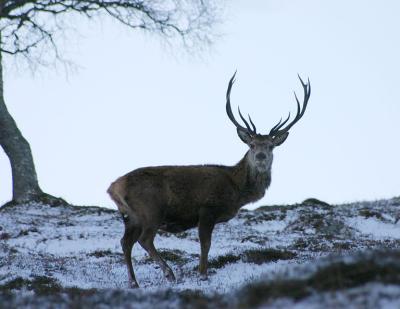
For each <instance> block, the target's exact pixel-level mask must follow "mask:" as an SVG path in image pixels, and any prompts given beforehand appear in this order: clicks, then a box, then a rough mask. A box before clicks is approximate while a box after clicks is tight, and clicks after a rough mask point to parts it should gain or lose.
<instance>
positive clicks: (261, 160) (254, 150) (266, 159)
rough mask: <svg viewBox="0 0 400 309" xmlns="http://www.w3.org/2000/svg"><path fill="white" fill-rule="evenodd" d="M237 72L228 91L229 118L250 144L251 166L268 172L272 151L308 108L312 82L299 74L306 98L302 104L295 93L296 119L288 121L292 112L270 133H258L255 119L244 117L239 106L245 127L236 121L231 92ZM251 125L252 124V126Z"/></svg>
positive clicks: (227, 109) (245, 141)
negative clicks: (304, 80) (303, 78)
mask: <svg viewBox="0 0 400 309" xmlns="http://www.w3.org/2000/svg"><path fill="white" fill-rule="evenodd" d="M235 76H236V72H235V74H233V76H232V78H231V79H230V81H229V85H228V90H227V92H226V113H227V114H228V117H229V119H230V120H231V121H232V123H233V124H234V125H235V126H236V130H237V134H238V135H239V138H240V139H241V140H242V141H243V142H244V143H245V144H247V145H248V146H249V148H250V149H249V151H248V154H247V160H248V163H249V164H250V166H252V167H253V168H255V169H256V170H257V171H258V172H267V171H269V170H270V168H271V165H272V159H273V154H272V151H273V149H274V148H275V147H276V146H280V145H282V144H283V142H284V141H285V140H286V138H287V137H288V135H289V130H290V128H291V127H292V126H293V125H294V124H295V123H296V122H298V121H299V120H300V119H301V117H303V115H304V112H305V111H306V108H307V103H308V100H309V98H310V95H311V84H310V80H308V81H307V84H305V83H304V82H303V80H302V79H301V77H300V76H299V79H300V82H301V84H302V86H303V90H304V99H303V104H302V106H300V102H299V100H298V98H297V95H296V93H294V96H295V99H296V102H297V113H296V116H295V117H294V119H293V120H292V121H291V122H289V123H288V121H289V119H290V113H289V115H288V117H287V118H286V119H285V120H284V121H283V122H282V118H281V119H280V120H279V122H278V123H277V124H276V125H275V126H273V127H272V129H271V130H270V132H269V134H259V133H257V129H256V126H255V125H254V123H253V121H252V120H251V117H250V115H249V116H248V117H249V121H250V124H249V123H248V122H247V120H246V119H245V118H244V117H243V115H242V113H241V112H240V109H239V107H238V112H239V116H240V118H241V119H242V121H243V123H244V125H245V126H246V127H243V126H242V125H241V124H240V123H239V122H237V121H236V119H235V117H234V115H233V113H232V108H231V102H230V94H231V89H232V85H233V83H234V82H235ZM250 125H251V126H250Z"/></svg>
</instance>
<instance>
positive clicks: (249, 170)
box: [233, 152, 271, 207]
mask: <svg viewBox="0 0 400 309" xmlns="http://www.w3.org/2000/svg"><path fill="white" fill-rule="evenodd" d="M247 156H248V152H247V153H246V155H245V156H244V157H243V159H242V160H240V161H239V163H238V164H236V165H235V166H234V168H233V178H234V181H235V183H236V184H237V186H238V188H239V191H240V195H241V196H240V207H242V206H244V205H245V204H248V203H251V202H255V201H258V200H259V199H260V198H262V197H263V196H264V194H265V190H266V189H267V188H268V187H269V185H270V183H271V167H269V169H268V170H266V171H263V172H260V171H258V170H257V169H256V168H255V167H253V166H251V165H250V164H249V160H248V157H247Z"/></svg>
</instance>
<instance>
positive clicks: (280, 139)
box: [274, 132, 289, 146]
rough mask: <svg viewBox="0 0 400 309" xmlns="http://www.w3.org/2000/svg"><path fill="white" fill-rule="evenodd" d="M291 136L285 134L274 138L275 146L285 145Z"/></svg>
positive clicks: (287, 133)
mask: <svg viewBox="0 0 400 309" xmlns="http://www.w3.org/2000/svg"><path fill="white" fill-rule="evenodd" d="M288 136H289V132H285V133H283V134H281V135H278V136H276V137H274V145H275V146H280V145H282V144H283V142H284V141H286V139H287V137H288Z"/></svg>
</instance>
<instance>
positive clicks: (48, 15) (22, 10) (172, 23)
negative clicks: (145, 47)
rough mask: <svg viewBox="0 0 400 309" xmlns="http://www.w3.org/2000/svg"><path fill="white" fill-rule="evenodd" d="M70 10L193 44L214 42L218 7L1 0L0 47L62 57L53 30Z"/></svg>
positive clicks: (164, 1)
mask: <svg viewBox="0 0 400 309" xmlns="http://www.w3.org/2000/svg"><path fill="white" fill-rule="evenodd" d="M71 13H72V14H75V15H79V16H83V17H85V18H88V19H93V18H96V17H100V16H104V15H106V16H109V17H110V18H112V19H114V20H117V21H118V22H120V23H122V24H123V25H125V26H128V27H130V28H133V29H141V30H145V31H148V32H151V33H154V34H158V35H160V36H162V37H164V38H167V39H171V40H173V39H177V38H178V39H179V40H181V42H182V43H183V44H184V45H185V46H186V47H193V46H196V45H198V44H200V43H203V44H208V43H210V42H212V33H213V32H212V31H211V30H212V27H213V26H214V25H215V23H216V22H217V15H218V13H219V12H218V6H217V5H216V4H215V3H214V0H122V1H111V0H83V1H77V0H36V1H35V0H5V1H1V0H0V31H1V34H2V41H1V44H0V51H1V52H4V53H6V54H9V55H23V56H24V57H26V58H28V59H32V58H33V59H34V60H36V61H39V57H38V55H34V54H35V53H37V52H38V51H39V50H40V48H44V49H46V50H47V51H48V52H49V51H50V50H51V51H52V53H53V57H55V58H56V59H60V57H61V55H60V52H59V50H58V49H57V45H58V44H57V41H56V35H58V34H60V33H62V32H63V31H65V29H66V27H67V23H66V22H65V16H66V15H67V14H68V15H70V14H71ZM60 25H62V26H60ZM39 54H40V52H39ZM47 57H49V55H47Z"/></svg>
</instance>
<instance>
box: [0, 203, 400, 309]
mask: <svg viewBox="0 0 400 309" xmlns="http://www.w3.org/2000/svg"><path fill="white" fill-rule="evenodd" d="M399 218H400V199H399V198H394V199H391V200H380V201H374V202H361V203H354V204H344V205H332V206H331V205H327V204H325V203H320V202H319V201H317V200H313V199H310V200H307V201H305V202H303V203H302V204H298V205H288V206H271V207H262V208H259V209H257V210H254V211H249V210H242V211H241V212H240V213H239V214H238V216H237V217H236V218H234V219H232V220H231V221H229V222H228V223H223V224H219V225H217V227H216V228H215V230H214V232H213V240H212V247H211V251H210V256H209V262H210V269H209V274H210V275H209V279H208V280H207V281H201V280H199V277H198V273H197V265H198V257H199V252H200V248H199V241H198V237H197V231H196V230H195V229H192V230H189V231H186V232H183V233H179V234H169V233H161V234H159V235H157V237H156V240H155V245H156V248H158V249H159V251H160V252H161V253H162V255H163V256H164V258H165V259H166V260H167V262H168V263H169V265H170V266H171V267H172V268H173V270H174V272H175V274H176V276H177V282H176V283H174V284H171V283H169V282H167V281H166V280H165V279H164V277H163V274H162V272H161V270H160V269H158V267H157V266H156V265H155V264H154V263H153V262H152V261H151V260H150V259H149V258H148V256H147V254H146V253H145V251H144V250H143V249H142V248H141V247H140V246H139V245H138V244H137V245H135V247H134V249H133V256H134V268H135V272H136V276H137V279H138V282H139V284H140V285H141V288H140V289H138V290H131V289H128V283H127V272H126V267H125V264H124V261H123V257H122V252H121V247H120V244H119V240H120V238H121V236H122V234H123V223H122V220H121V218H120V216H119V214H118V213H117V212H116V211H113V210H109V209H104V208H99V207H77V206H58V207H50V206H48V205H40V204H32V205H16V206H12V207H5V208H2V209H0V307H1V303H2V302H3V303H4V304H9V305H13V306H17V305H21V306H23V305H26V304H28V303H29V304H31V306H33V307H35V306H36V305H35V303H34V302H32V301H33V299H35V302H37V301H39V300H40V299H43V302H41V303H39V304H37V307H41V308H42V307H43V306H44V307H46V305H44V304H47V305H49V304H51V303H58V305H59V306H61V307H62V305H65V306H67V307H68V304H69V305H71V303H70V302H71V301H76V299H79V301H80V302H82V303H84V302H85V301H86V302H87V306H92V305H93V303H91V301H94V300H93V299H96V302H97V304H98V303H99V302H100V303H103V304H107V303H108V304H109V306H112V307H118V306H120V307H124V308H126V307H129V306H131V307H135V306H136V305H139V304H141V305H142V307H151V306H154V304H155V302H159V303H160V302H165V304H164V305H163V307H171V308H173V307H182V306H183V307H185V306H184V305H182V304H183V303H182V302H189V303H186V305H187V304H190V305H192V306H194V307H196V306H197V305H199V304H208V303H210V304H211V303H213V304H214V305H215V304H216V302H217V303H218V306H220V307H223V306H227V307H232V306H239V307H240V306H242V307H247V306H253V305H254V306H259V305H260V304H261V305H262V304H268V307H270V306H271V307H272V308H287V307H293V308H319V307H320V306H324V307H328V308H329V306H330V305H331V307H335V306H339V307H341V306H342V305H343V304H347V305H348V307H351V306H353V307H354V308H359V307H360V306H361V305H360V304H364V307H365V308H376V307H380V308H382V307H387V308H390V307H400V301H399V299H400V287H399V285H398V284H399V283H400V266H399V265H400V260H399V259H396V258H395V257H397V255H396V254H398V253H397V251H396V249H398V248H399V245H400V222H398V221H399ZM371 250H378V251H371ZM360 252H361V253H360ZM371 252H372V253H371ZM374 252H375V253H374ZM382 252H384V253H382ZM371 254H372V255H371ZM374 254H375V255H376V256H379V257H380V258H379V260H385V259H382V258H381V257H382V256H389V257H390V256H392V257H393V254H395V257H393V258H392V259H388V262H387V263H389V264H390V265H389V266H390V267H392V268H393V267H394V268H396V267H398V270H399V272H398V273H396V272H395V271H393V273H394V274H395V275H393V276H395V279H393V278H391V279H390V280H389V279H388V280H386V279H385V280H383V279H382V280H380V279H379V278H382V276H383V275H382V274H381V273H378V274H377V275H376V276H375V277H374V276H372V277H368V278H369V279H368V280H364V281H362V280H361V281H360V282H359V281H357V280H353V279H354V278H353V277H354V276H353V277H352V278H353V279H351V280H350V279H348V278H347V279H346V280H347V281H346V282H348V281H349V280H350V281H351V282H353V281H354V282H358V283H357V284H356V283H354V284H350V285H349V284H345V285H344V286H341V285H340V284H339V286H337V287H336V288H333V287H331V288H329V289H319V288H318V285H315V283H312V282H314V281H313V279H312V278H314V277H316V276H317V277H318V274H319V271H321V269H328V270H329V267H330V266H331V265H333V264H335V263H336V264H337V265H344V264H346V263H347V264H349V263H350V264H351V263H359V261H364V258H365V259H367V256H368V258H369V261H370V264H368V265H370V266H371V265H373V267H375V266H376V265H375V262H374V261H375V260H374V258H371V256H372V257H375V255H374ZM396 260H399V261H398V264H397V266H396V265H395V264H393V263H395V262H394V261H396ZM357 261H358V262H357ZM382 263H384V262H382ZM336 264H335V265H336ZM392 264H393V265H394V266H393V265H392ZM355 265H356V264H355ZM357 265H358V264H357ZM377 265H378V264H377ZM385 265H386V264H385ZM389 266H388V267H389ZM354 267H355V269H356V268H357V267H356V266H354ZM371 267H372V266H371ZM377 267H378V266H377ZM379 267H380V266H379ZM385 267H386V266H385ZM364 268H365V267H364ZM379 269H380V268H379ZM385 269H386V268H385ZM389 269H390V268H389ZM339 270H340V271H342V270H341V268H340V269H339ZM375 270H376V269H375V268H374V271H375ZM379 271H381V270H379ZM346 272H347V271H346ZM331 275H332V276H334V277H335V276H336V277H337V274H331ZM313 276H314V277H313ZM329 276H330V275H326V276H324V280H325V277H328V278H329ZM396 276H397V277H396ZM336 277H335V278H336ZM356 277H357V278H358V276H356ZM361 277H362V276H361ZM362 278H364V277H362ZM385 278H386V277H385ZM396 278H397V279H396ZM396 280H397V281H396ZM317 281H318V282H322V281H323V280H317ZM281 282H286V283H285V284H288V286H290V285H293V284H295V285H294V287H293V289H292V290H293V291H297V290H298V291H301V290H302V287H303V286H307V285H310V286H309V287H308V289H307V291H313V292H310V293H308V292H307V293H305V292H304V293H303V294H304V295H303V294H302V295H301V297H300V296H299V297H297V296H296V295H294V296H293V295H292V293H291V292H287V293H286V292H285V293H286V294H285V293H283V294H280V293H282V292H279V293H278V294H277V295H276V293H277V292H276V291H277V290H279V291H280V289H279V288H277V284H278V286H279V284H281ZM255 284H259V288H258V289H259V290H260V289H261V294H260V295H258V294H257V295H256V296H254V297H255V298H258V299H260V302H255V303H254V302H253V303H252V302H251V301H250V300H248V301H247V303H246V304H245V305H243V304H242V303H241V301H242V300H243V299H248V298H247V296H246V297H245V296H243V295H242V294H241V293H244V291H249V290H248V289H249V288H250V287H251V286H253V285H255ZM296 284H297V285H296ZM313 284H314V285H313ZM263 285H267V287H264V288H260V286H261V287H262V286H263ZM281 285H282V284H281ZM272 287H273V291H274V292H271V289H272ZM283 290H285V289H283ZM288 290H290V288H289V289H288ZM262 291H264V292H265V293H263V292H262ZM110 293H111V294H110ZM274 293H275V294H274ZM17 295H18V296H17ZM57 295H58V296H59V297H60V298H57V299H55V298H56V297H58V296H57ZM62 295H64V296H62ZM66 295H67V296H66ZM68 295H69V296H68ZM107 295H108V296H107ZM113 295H114V296H113ZM115 295H118V297H117V298H115V299H113V297H116V296H115ZM238 295H242V296H238ZM246 295H252V292H247V294H246ZM274 295H275V296H274ZM101 297H103V298H104V299H103V298H101ZM99 299H100V300H99ZM101 299H103V300H104V301H103V302H102V301H101ZM124 299H126V300H127V302H124V301H123V300H124ZM188 299H191V300H195V301H196V303H193V304H192V303H191V300H190V301H188ZM7 302H8V303H7ZM219 302H220V303H219ZM252 304H253V305H252ZM289 304H290V305H289ZM135 308H136V307H135Z"/></svg>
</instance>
